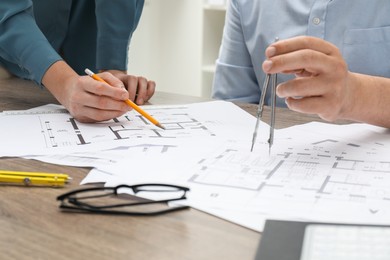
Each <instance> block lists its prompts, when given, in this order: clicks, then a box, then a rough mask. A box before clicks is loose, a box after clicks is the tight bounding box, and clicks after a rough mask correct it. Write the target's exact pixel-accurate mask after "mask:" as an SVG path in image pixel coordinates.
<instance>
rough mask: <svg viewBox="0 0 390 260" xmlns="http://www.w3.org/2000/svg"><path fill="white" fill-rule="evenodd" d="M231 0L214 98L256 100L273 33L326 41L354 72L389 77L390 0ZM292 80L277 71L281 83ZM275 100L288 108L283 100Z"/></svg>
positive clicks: (280, 35)
mask: <svg viewBox="0 0 390 260" xmlns="http://www.w3.org/2000/svg"><path fill="white" fill-rule="evenodd" d="M230 2H231V5H230V8H229V9H228V12H227V17H226V23H225V29H224V36H223V41H222V45H221V49H220V55H219V58H218V60H217V69H216V74H215V79H214V86H213V97H214V98H217V99H226V100H235V101H242V102H250V103H258V102H259V97H260V94H261V87H262V83H263V81H264V77H265V75H264V72H263V70H262V67H261V66H262V63H263V61H264V59H265V56H264V51H265V48H266V47H267V46H268V45H269V44H271V43H272V42H273V41H274V39H275V37H278V38H280V39H287V38H291V37H294V36H299V35H309V36H314V37H318V38H321V39H324V40H327V41H329V42H331V43H333V44H335V45H336V46H337V47H338V48H339V49H340V51H341V53H342V55H343V57H344V59H345V60H346V62H347V64H348V67H349V70H350V71H353V72H357V73H363V74H368V75H375V76H382V77H389V78H390V1H389V0H353V1H348V0H291V1H288V0H231V1H230ZM290 78H291V76H288V75H282V74H280V75H278V81H279V82H282V81H286V80H288V79H290ZM269 92H270V91H269ZM267 94H268V95H267V97H266V98H267V100H268V102H267V103H268V104H269V101H270V95H269V93H267ZM277 103H278V105H279V106H285V103H284V100H282V99H278V100H277Z"/></svg>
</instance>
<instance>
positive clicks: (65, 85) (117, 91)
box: [42, 61, 130, 123]
mask: <svg viewBox="0 0 390 260" xmlns="http://www.w3.org/2000/svg"><path fill="white" fill-rule="evenodd" d="M99 76H100V77H101V78H102V79H104V80H105V81H106V82H107V83H104V82H100V81H97V80H94V79H92V78H91V77H89V76H79V75H77V73H76V72H74V71H73V70H72V69H71V68H70V67H69V66H68V65H67V64H66V63H65V62H63V61H58V62H56V63H54V64H53V65H52V66H51V67H50V68H49V69H48V71H47V72H46V73H45V75H44V77H43V79H42V83H43V84H44V85H45V87H46V88H48V89H49V90H50V92H51V93H52V94H53V95H54V96H55V97H56V98H57V100H58V101H59V102H60V103H61V104H62V105H64V106H65V107H66V109H68V111H69V113H70V114H71V115H72V116H73V117H74V118H75V119H76V120H78V121H80V122H85V123H87V122H98V121H105V120H109V119H112V118H115V117H119V116H121V115H123V114H124V113H126V112H127V111H129V110H130V107H129V106H128V105H127V104H126V103H125V102H124V101H125V100H126V99H128V98H129V94H128V92H127V91H126V89H125V88H124V85H123V83H122V82H121V81H120V80H119V79H118V78H116V77H114V76H113V75H112V74H111V73H108V72H103V73H99Z"/></svg>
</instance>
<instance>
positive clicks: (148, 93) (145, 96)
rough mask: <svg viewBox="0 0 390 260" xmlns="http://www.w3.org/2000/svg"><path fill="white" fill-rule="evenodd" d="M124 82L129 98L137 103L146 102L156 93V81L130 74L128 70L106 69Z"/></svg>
mask: <svg viewBox="0 0 390 260" xmlns="http://www.w3.org/2000/svg"><path fill="white" fill-rule="evenodd" d="M106 71H107V72H110V73H111V74H112V75H114V76H115V77H117V78H118V79H119V80H121V81H122V82H123V84H124V85H125V87H126V89H127V91H128V92H129V98H130V99H131V100H132V101H134V102H135V103H136V104H137V105H143V104H145V103H146V102H147V101H148V100H149V99H150V98H151V97H152V96H153V94H154V91H155V89H156V83H155V82H154V81H151V80H147V79H146V78H144V77H137V76H133V75H128V74H127V72H125V71H121V70H106Z"/></svg>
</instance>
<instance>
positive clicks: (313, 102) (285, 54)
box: [263, 36, 352, 121]
mask: <svg viewBox="0 0 390 260" xmlns="http://www.w3.org/2000/svg"><path fill="white" fill-rule="evenodd" d="M265 54H266V56H267V60H266V61H264V63H263V70H264V71H265V73H271V74H273V73H287V74H295V75H296V77H295V78H294V79H292V80H289V81H287V82H284V83H281V84H279V85H278V87H277V91H276V93H277V95H278V96H279V97H281V98H286V104H287V106H288V107H289V108H290V109H291V110H294V111H297V112H302V113H308V114H318V115H319V116H320V117H321V118H322V119H325V120H327V121H334V120H336V119H338V118H341V117H342V116H343V113H346V111H347V110H348V109H350V105H351V104H350V102H351V100H350V98H349V97H350V96H351V95H349V94H350V93H349V91H350V87H349V86H350V84H349V83H350V81H351V80H350V79H351V74H352V73H350V72H349V71H348V68H347V64H346V62H345V61H344V59H343V57H342V56H341V53H340V51H339V50H338V48H337V47H336V46H334V45H333V44H331V43H329V42H326V41H324V40H322V39H319V38H314V37H309V36H300V37H295V38H291V39H287V40H280V41H278V42H275V43H273V44H271V45H270V46H269V47H268V48H267V49H266V53H265Z"/></svg>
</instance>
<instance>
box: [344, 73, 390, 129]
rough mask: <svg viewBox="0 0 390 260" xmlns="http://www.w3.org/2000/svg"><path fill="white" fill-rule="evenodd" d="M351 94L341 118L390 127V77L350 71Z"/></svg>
mask: <svg viewBox="0 0 390 260" xmlns="http://www.w3.org/2000/svg"><path fill="white" fill-rule="evenodd" d="M349 81H350V82H349V83H348V84H349V86H350V87H349V95H348V101H347V102H346V105H345V106H344V107H345V108H344V109H343V111H341V113H340V119H349V120H353V121H357V122H364V123H368V124H373V125H377V126H383V127H387V128H390V109H389V107H390V79H388V78H383V77H374V76H368V75H363V74H357V73H350V79H349Z"/></svg>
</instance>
